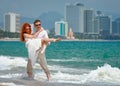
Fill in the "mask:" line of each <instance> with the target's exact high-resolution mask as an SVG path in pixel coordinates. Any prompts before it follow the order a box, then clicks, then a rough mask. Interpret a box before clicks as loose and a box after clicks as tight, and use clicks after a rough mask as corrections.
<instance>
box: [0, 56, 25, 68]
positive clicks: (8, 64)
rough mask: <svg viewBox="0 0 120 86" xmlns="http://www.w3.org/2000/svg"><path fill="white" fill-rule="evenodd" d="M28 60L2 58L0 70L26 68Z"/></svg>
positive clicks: (0, 59) (0, 57) (9, 57)
mask: <svg viewBox="0 0 120 86" xmlns="http://www.w3.org/2000/svg"><path fill="white" fill-rule="evenodd" d="M26 64H27V62H26V60H25V59H24V58H21V57H11V56H0V70H6V69H8V70H10V69H11V68H13V67H25V66H26Z"/></svg>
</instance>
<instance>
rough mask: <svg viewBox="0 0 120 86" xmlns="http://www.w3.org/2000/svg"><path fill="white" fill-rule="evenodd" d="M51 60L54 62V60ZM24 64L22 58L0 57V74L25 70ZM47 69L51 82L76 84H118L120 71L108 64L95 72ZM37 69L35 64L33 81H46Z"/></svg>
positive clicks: (18, 74) (119, 82)
mask: <svg viewBox="0 0 120 86" xmlns="http://www.w3.org/2000/svg"><path fill="white" fill-rule="evenodd" d="M52 60H53V61H56V60H54V59H52ZM26 64H27V61H26V59H25V58H23V57H11V56H0V72H1V71H7V70H12V69H13V68H14V67H24V68H25V67H26ZM48 67H49V69H50V71H51V76H52V79H51V82H60V83H61V82H62V83H78V84H81V83H87V82H108V83H111V82H112V83H117V84H120V69H119V68H117V67H112V66H111V65H109V64H105V65H103V66H101V67H98V68H97V69H95V70H89V69H82V68H81V69H75V68H68V67H66V66H61V65H48ZM38 69H40V66H39V64H37V63H36V65H35V70H37V71H36V72H35V79H36V80H41V79H40V78H41V77H43V78H44V79H46V76H45V74H44V72H43V71H40V70H38ZM18 70H19V68H18ZM20 76H22V73H21V72H19V73H16V72H15V71H12V73H9V72H7V73H6V72H5V73H0V77H4V78H15V77H20Z"/></svg>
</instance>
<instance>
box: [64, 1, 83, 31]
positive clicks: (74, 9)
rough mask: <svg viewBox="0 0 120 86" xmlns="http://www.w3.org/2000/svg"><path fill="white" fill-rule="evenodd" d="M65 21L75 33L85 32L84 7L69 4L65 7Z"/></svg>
mask: <svg viewBox="0 0 120 86" xmlns="http://www.w3.org/2000/svg"><path fill="white" fill-rule="evenodd" d="M65 20H66V21H67V22H68V28H72V30H73V32H74V33H83V32H84V5H83V4H81V3H77V4H76V5H73V4H68V5H66V7H65Z"/></svg>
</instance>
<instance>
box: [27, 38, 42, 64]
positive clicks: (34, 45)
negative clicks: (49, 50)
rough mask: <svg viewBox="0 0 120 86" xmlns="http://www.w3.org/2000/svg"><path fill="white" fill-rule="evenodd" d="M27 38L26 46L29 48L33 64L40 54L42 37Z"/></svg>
mask: <svg viewBox="0 0 120 86" xmlns="http://www.w3.org/2000/svg"><path fill="white" fill-rule="evenodd" d="M25 40H26V47H27V49H28V56H29V59H30V60H31V62H32V66H33V65H34V64H35V62H36V59H37V56H38V52H39V51H37V50H39V48H40V47H41V39H40V38H36V39H35V38H33V39H30V38H25Z"/></svg>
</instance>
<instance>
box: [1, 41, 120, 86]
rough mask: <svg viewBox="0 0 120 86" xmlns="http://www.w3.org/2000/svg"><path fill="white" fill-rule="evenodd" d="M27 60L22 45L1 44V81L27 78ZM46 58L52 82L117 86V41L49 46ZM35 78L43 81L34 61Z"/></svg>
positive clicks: (119, 56)
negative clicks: (2, 79)
mask: <svg viewBox="0 0 120 86" xmlns="http://www.w3.org/2000/svg"><path fill="white" fill-rule="evenodd" d="M27 58H28V53H27V49H26V47H25V44H24V43H22V42H19V41H0V78H9V79H10V78H21V77H23V76H27V75H26V64H27ZM46 58H47V63H48V67H49V70H50V72H51V80H50V82H51V83H69V84H70V83H71V84H77V85H79V84H83V85H85V84H88V85H91V84H93V85H94V86H95V85H96V86H119V85H120V41H61V42H57V43H51V44H50V45H49V46H48V47H47V49H46ZM34 79H35V80H38V81H45V80H46V75H45V73H44V72H43V70H42V69H41V67H40V65H39V64H38V63H37V62H36V64H35V66H34ZM88 85H87V86H88ZM70 86H71V85H70ZM91 86H92V85H91Z"/></svg>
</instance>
